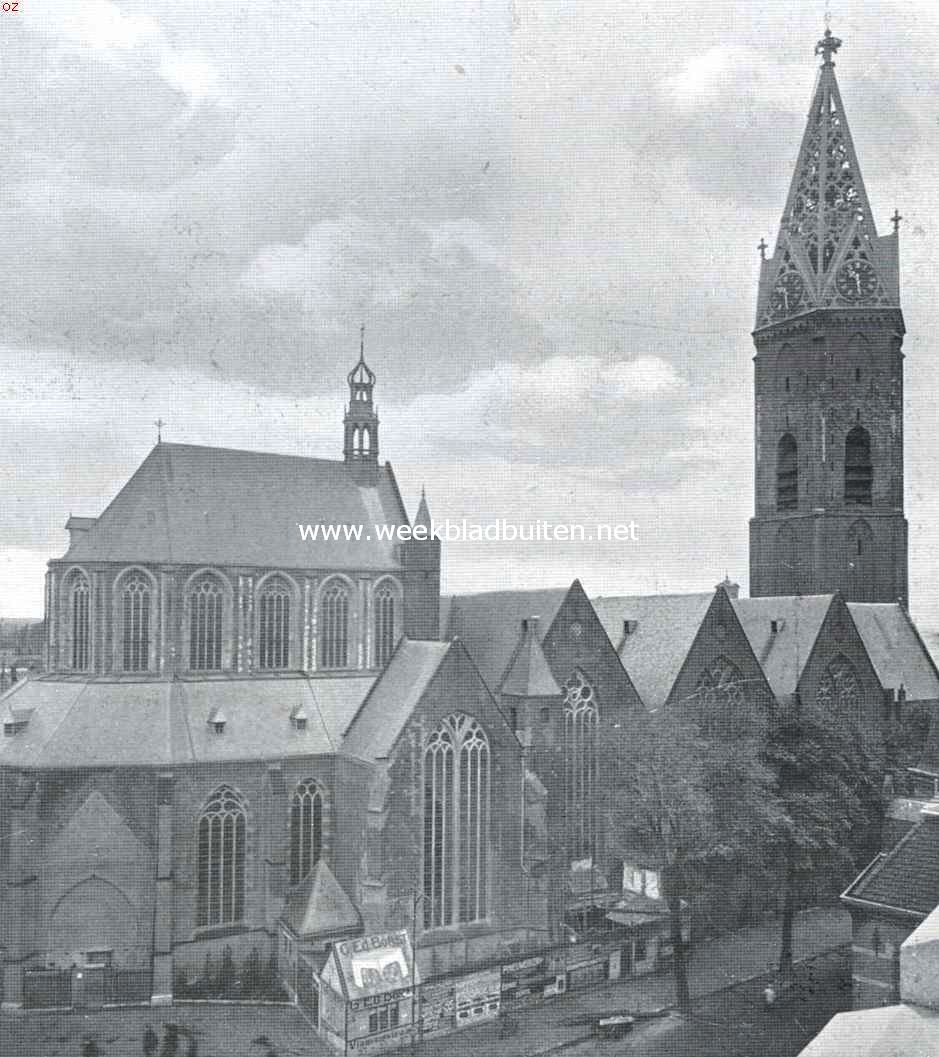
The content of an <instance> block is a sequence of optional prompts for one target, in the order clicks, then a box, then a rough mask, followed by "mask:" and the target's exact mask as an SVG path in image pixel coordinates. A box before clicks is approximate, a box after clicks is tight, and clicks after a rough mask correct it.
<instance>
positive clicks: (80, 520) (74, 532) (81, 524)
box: [65, 516, 98, 546]
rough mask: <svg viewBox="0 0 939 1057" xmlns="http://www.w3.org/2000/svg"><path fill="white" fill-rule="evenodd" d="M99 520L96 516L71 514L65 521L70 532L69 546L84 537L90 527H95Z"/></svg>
mask: <svg viewBox="0 0 939 1057" xmlns="http://www.w3.org/2000/svg"><path fill="white" fill-rule="evenodd" d="M97 520H98V519H97V518H96V517H74V516H69V519H68V521H66V522H65V529H66V531H67V532H68V534H69V546H71V545H72V544H73V543H76V542H77V541H78V540H80V539H83V538H84V536H85V535H86V533H87V532H88V531H89V529H92V528H94V526H95V523H96V522H97Z"/></svg>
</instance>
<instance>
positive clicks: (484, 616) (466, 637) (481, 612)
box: [444, 587, 569, 692]
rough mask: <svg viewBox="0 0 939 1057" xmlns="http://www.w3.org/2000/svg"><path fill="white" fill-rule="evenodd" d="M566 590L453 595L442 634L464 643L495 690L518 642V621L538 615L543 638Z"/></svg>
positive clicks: (520, 626) (519, 629)
mask: <svg viewBox="0 0 939 1057" xmlns="http://www.w3.org/2000/svg"><path fill="white" fill-rule="evenodd" d="M568 590H569V588H566V587H558V588H552V589H549V590H543V591H490V592H487V593H485V594H478V595H455V596H454V597H453V598H451V600H450V603H449V614H450V615H449V619H448V621H447V625H446V629H445V633H444V634H445V637H446V638H448V639H452V638H455V637H458V638H460V639H461V640H462V641H463V642H464V643H465V645H466V648H467V650H469V654H470V656H471V657H472V658H473V660H474V661H475V663H476V666H477V668H479V671H480V673H481V674H482V677H483V680H484V681H485V683H486V685H487V686H488V687H489V689H490V690H492V691H493V692H497V691H498V690H499V688H500V685H501V683H502V679H503V677H504V676H505V674H506V670H507V669H508V666H509V662H510V661H511V660H512V655H513V653H514V652H515V649H516V647H517V645H518V642H519V637H520V636H521V631H522V621H523V620H524V619H526V618H528V617H535V616H536V617H539V618H540V621H539V625H538V628H539V632H538V633H539V637H540V638H541V639H544V636H545V635H546V634H547V632H548V630H549V629H550V627H551V624H552V622H553V621H554V618H555V617H556V616H557V612H558V610H559V609H560V608H561V603H562V602H563V601H564V599H565V598H566V597H567V593H568Z"/></svg>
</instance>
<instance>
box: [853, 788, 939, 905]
mask: <svg viewBox="0 0 939 1057" xmlns="http://www.w3.org/2000/svg"><path fill="white" fill-rule="evenodd" d="M843 898H845V899H848V900H850V899H861V900H864V901H865V902H868V903H878V904H882V905H884V906H888V907H893V908H894V909H897V910H902V911H906V912H908V913H910V914H914V915H922V916H923V917H925V916H926V915H927V914H929V913H931V912H932V911H933V910H934V909H935V908H936V906H939V805H937V804H932V805H930V806H928V807H926V808H924V810H923V814H922V818H921V819H920V821H919V822H918V823H917V824H916V825H915V826H914V827H913V828H912V829H911V830H910V832H909V833H907V835H906V836H905V837H904V838H903V839H902V840H901V841H900V842H899V843H898V844H896V845H894V847H893V848H891V850H890V851H889V852H888V853H887V854H886V855H884V856H882V857H880V858H879V859H876V860H875V861H874V863H873V864H872V865H871V866H869V867H868V868H867V869H866V870H865V871H864V872H863V873H862V874H861V875H860V877H858V878H857V880H855V881H854V882H853V883H852V884H851V886H850V887H849V888H848V889H847V890H846V891H845V893H844V897H843Z"/></svg>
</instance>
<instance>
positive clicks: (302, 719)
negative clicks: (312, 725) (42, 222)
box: [290, 705, 309, 730]
mask: <svg viewBox="0 0 939 1057" xmlns="http://www.w3.org/2000/svg"><path fill="white" fill-rule="evenodd" d="M308 722H309V717H308V716H307V714H306V709H304V707H303V705H298V706H297V707H296V708H295V709H294V710H293V712H291V713H290V724H291V726H292V727H293V729H294V730H306V728H307V723H308Z"/></svg>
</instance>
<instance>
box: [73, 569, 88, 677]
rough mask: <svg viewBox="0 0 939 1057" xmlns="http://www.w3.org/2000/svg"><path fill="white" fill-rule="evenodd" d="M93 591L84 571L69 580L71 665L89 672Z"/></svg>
mask: <svg viewBox="0 0 939 1057" xmlns="http://www.w3.org/2000/svg"><path fill="white" fill-rule="evenodd" d="M90 599H91V591H90V589H89V585H88V577H87V576H85V574H84V573H79V572H76V573H73V574H72V576H71V579H70V582H69V592H68V602H69V617H70V620H71V641H70V649H69V667H70V668H71V669H72V670H73V671H76V672H87V671H88V665H89V662H90V660H91V602H90Z"/></svg>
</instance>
